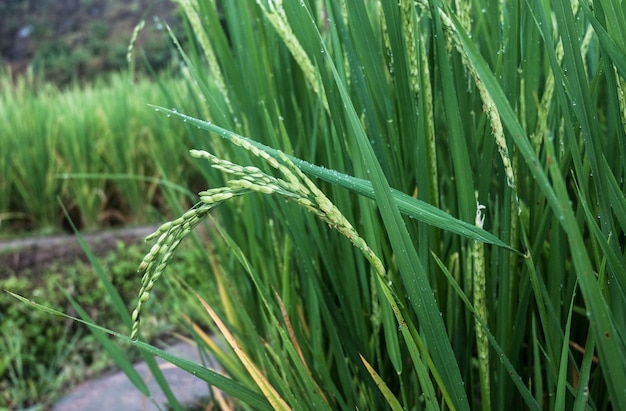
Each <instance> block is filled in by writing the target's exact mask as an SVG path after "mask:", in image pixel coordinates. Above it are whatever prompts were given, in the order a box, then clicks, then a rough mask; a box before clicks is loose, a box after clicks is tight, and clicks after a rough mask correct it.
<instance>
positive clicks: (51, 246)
mask: <svg viewBox="0 0 626 411" xmlns="http://www.w3.org/2000/svg"><path fill="white" fill-rule="evenodd" d="M156 228H157V227H156V226H149V227H133V228H124V229H119V230H107V231H103V232H97V233H93V234H84V235H83V238H84V240H85V242H86V243H87V244H88V245H89V248H90V249H91V251H92V252H93V253H94V254H95V255H97V256H102V255H105V254H106V253H107V252H109V251H111V250H113V249H115V247H116V245H117V243H118V242H120V241H122V242H124V243H125V244H136V243H140V242H142V241H143V239H144V238H145V237H146V236H147V235H148V234H150V233H152V232H153V231H154V230H156ZM77 258H80V259H83V260H84V259H85V258H86V257H85V253H84V251H83V250H82V248H81V246H80V243H79V242H78V239H77V237H76V236H75V235H55V236H45V237H37V238H25V239H19V240H2V241H0V277H4V276H7V275H11V274H14V273H18V272H21V271H24V270H37V269H38V268H39V267H45V266H46V265H47V264H50V263H52V262H68V261H72V260H76V259H77Z"/></svg>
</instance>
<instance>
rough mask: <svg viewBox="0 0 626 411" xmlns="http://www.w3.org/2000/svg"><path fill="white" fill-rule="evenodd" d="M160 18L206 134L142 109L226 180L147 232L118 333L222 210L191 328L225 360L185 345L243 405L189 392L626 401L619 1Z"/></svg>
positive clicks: (335, 404)
mask: <svg viewBox="0 0 626 411" xmlns="http://www.w3.org/2000/svg"><path fill="white" fill-rule="evenodd" d="M179 4H181V6H182V7H183V9H184V11H185V13H186V16H187V19H188V23H189V24H188V25H189V30H190V32H192V33H193V35H194V38H195V39H196V40H197V43H196V44H197V48H196V49H193V50H185V51H182V50H181V51H182V52H183V53H184V56H185V60H186V62H187V64H188V67H189V73H190V78H191V80H190V81H191V84H193V87H194V89H195V90H196V93H197V94H196V97H197V100H198V102H199V104H201V105H202V109H201V110H200V112H202V113H203V117H204V118H203V119H196V118H193V117H189V116H187V115H184V114H181V113H180V110H178V111H173V110H167V109H163V108H160V109H159V110H161V111H163V112H166V113H168V114H169V115H172V116H173V117H179V118H180V119H181V120H183V121H185V122H187V123H188V124H192V125H195V126H197V127H199V128H200V129H203V130H206V131H210V132H212V133H213V134H215V135H216V136H217V137H213V140H212V147H211V148H210V149H209V151H211V152H212V153H214V154H209V153H206V152H204V151H192V155H193V156H195V157H201V158H202V159H205V160H209V161H210V163H211V164H212V166H213V167H214V168H216V169H218V170H221V171H223V172H225V173H226V175H224V176H223V177H220V176H219V174H215V173H213V174H211V173H209V172H207V173H206V174H207V178H208V184H209V187H210V188H209V189H208V190H207V191H205V192H202V193H200V202H199V203H198V205H197V206H196V207H195V208H193V209H192V210H190V211H189V212H188V213H186V214H185V215H183V217H181V218H180V219H178V220H175V221H173V222H172V223H168V224H166V225H165V226H164V227H163V228H162V229H161V230H159V231H158V232H157V233H155V238H156V237H159V240H158V241H157V245H156V246H155V247H154V248H153V252H151V253H150V254H148V255H147V256H146V258H145V259H144V262H143V263H142V265H141V270H142V271H145V274H144V279H143V285H142V289H141V291H140V293H139V302H138V304H137V307H136V309H135V311H134V313H133V319H134V321H135V324H134V327H133V331H132V335H133V337H137V336H138V331H139V320H140V317H141V316H144V315H147V314H146V313H145V312H142V311H141V308H142V304H143V302H145V301H146V300H147V299H148V298H149V297H150V290H151V289H152V287H158V286H159V285H158V282H157V281H156V280H157V279H158V278H159V277H160V276H161V274H163V273H164V272H165V275H166V276H167V263H168V259H169V258H171V255H172V253H173V252H174V249H175V246H176V245H177V244H178V243H179V242H180V241H181V240H182V239H183V238H184V236H185V235H186V233H187V232H188V231H189V230H190V229H192V228H193V227H194V226H195V225H197V224H198V223H199V221H200V219H202V218H206V216H208V215H209V214H208V212H209V211H210V210H212V209H213V208H215V207H216V206H217V205H220V204H221V206H220V207H219V212H216V215H217V216H216V218H215V220H214V222H213V226H212V227H214V228H213V231H215V233H216V234H215V236H213V237H212V241H213V245H212V247H213V248H212V249H210V250H208V251H207V254H208V255H209V256H210V258H211V260H212V263H211V265H210V266H208V267H206V270H204V271H203V273H201V274H200V273H199V275H202V276H206V278H207V279H209V278H210V279H211V280H210V281H211V282H214V283H215V286H216V288H217V290H216V292H215V293H210V294H206V295H203V294H199V295H198V298H199V301H200V302H201V305H202V306H201V307H204V309H206V311H207V313H208V314H209V315H208V316H207V317H206V324H198V325H202V326H212V324H213V322H215V323H216V324H217V328H214V330H215V331H216V332H217V333H218V334H222V335H224V337H225V338H226V340H227V342H228V343H229V344H230V346H231V347H232V351H230V350H229V349H227V348H218V346H216V345H214V344H212V343H210V340H209V339H208V337H207V336H206V335H205V334H204V333H203V332H202V331H201V329H200V328H199V327H198V325H195V324H194V325H193V326H192V328H191V329H190V330H191V332H192V333H194V334H195V335H196V337H197V340H198V341H199V343H200V344H201V345H202V346H204V348H205V349H207V350H209V351H213V353H214V355H215V356H216V357H217V358H219V359H220V360H221V362H222V366H223V367H224V369H225V371H226V372H227V373H228V375H229V376H231V378H232V380H233V381H236V382H237V383H239V384H242V385H243V386H245V387H246V388H247V389H249V390H252V391H253V392H256V393H258V394H259V395H260V397H251V396H249V395H248V394H249V392H248V391H244V390H243V389H242V388H241V387H240V386H237V387H235V388H233V387H232V386H230V387H229V386H228V385H227V384H225V383H224V381H222V380H218V379H216V378H212V377H211V378H209V377H207V380H208V381H210V382H212V383H213V384H215V385H216V386H217V387H219V388H220V389H223V390H224V391H226V392H227V393H229V394H230V395H231V396H233V397H237V398H239V397H241V398H242V401H244V402H248V403H249V404H252V405H251V406H253V407H259V408H261V406H263V407H273V408H293V409H309V408H310V409H313V408H327V409H355V408H359V409H383V408H392V409H439V408H449V409H479V408H482V409H485V410H488V409H504V408H505V407H506V408H510V409H587V408H589V409H621V408H624V407H626V344H625V340H624V332H623V330H624V329H626V323H625V317H624V313H625V312H626V310H625V308H626V307H625V302H626V300H625V290H626V266H625V264H624V261H625V255H626V251H625V249H624V244H625V241H624V240H625V234H624V232H625V230H624V229H625V227H626V219H625V218H624V216H626V198H625V196H624V185H625V183H624V174H625V172H626V167H625V165H626V162H624V161H623V158H626V157H624V156H625V155H626V138H625V129H624V126H625V124H626V105H625V100H624V94H623V93H624V87H625V86H626V83H625V81H624V80H625V75H626V58H625V57H626V54H625V52H626V49H625V48H624V46H623V45H624V44H626V32H625V31H624V27H626V25H624V24H623V22H624V6H623V4H621V3H619V2H616V1H610V0H607V1H605V2H601V3H594V4H593V6H592V5H590V4H589V3H587V2H586V1H581V2H576V3H570V2H565V1H556V2H552V3H548V2H539V1H526V2H517V1H514V2H507V3H502V2H487V1H482V2H478V3H476V2H474V3H468V2H461V1H459V2H455V3H454V4H446V3H442V2H439V1H434V0H433V1H418V2H410V1H400V2H386V1H384V2H361V1H351V0H345V1H339V2H333V1H326V2H324V1H306V0H305V1H300V2H291V1H285V2H282V1H278V0H274V1H272V0H267V1H263V0H258V1H257V2H223V3H222V4H221V8H220V9H219V10H218V8H216V7H215V5H214V4H211V3H209V2H192V1H190V0H185V1H183V0H180V1H179ZM220 13H221V14H222V16H223V19H224V21H225V22H226V31H224V30H223V29H222V26H220V24H219V16H220ZM205 64H206V65H205ZM242 135H245V136H247V137H249V138H250V140H247V139H243V137H241V136H242ZM226 142H231V143H235V144H234V146H232V145H228V144H226ZM241 146H243V148H244V149H243V150H242V148H241ZM283 153H286V154H283ZM250 154H252V156H251V155H250ZM258 158H260V159H261V160H263V163H265V167H266V168H268V167H269V168H268V171H261V169H260V168H259V167H261V165H260V164H259V160H258ZM272 170H273V171H272ZM302 173H304V174H302ZM233 174H234V175H235V176H236V178H234V179H232V178H230V177H229V175H233ZM229 178H230V179H229ZM311 179H314V180H311ZM307 190H308V191H307ZM253 193H260V194H270V196H259V195H255V194H253ZM311 193H315V194H311ZM242 194H248V195H246V196H244V197H242ZM281 198H286V199H288V200H291V201H287V202H285V201H284V200H282V199H281ZM321 198H323V199H324V200H323V201H322V202H321V203H316V200H315V199H321ZM322 204H324V205H322ZM331 215H332V216H334V217H330V216H331ZM316 217H317V218H316ZM319 220H321V222H320V221H319ZM348 227H349V228H348ZM341 234H343V236H342V235H341ZM355 246H356V247H355ZM159 281H161V280H159ZM207 281H209V280H207ZM186 292H188V293H191V292H192V291H191V290H187V291H186ZM190 309H192V308H191V307H190ZM140 312H141V314H140ZM137 344H138V345H139V343H137ZM143 348H144V349H145V347H143ZM235 356H236V358H239V361H237V360H236V359H235ZM244 397H245V398H244Z"/></svg>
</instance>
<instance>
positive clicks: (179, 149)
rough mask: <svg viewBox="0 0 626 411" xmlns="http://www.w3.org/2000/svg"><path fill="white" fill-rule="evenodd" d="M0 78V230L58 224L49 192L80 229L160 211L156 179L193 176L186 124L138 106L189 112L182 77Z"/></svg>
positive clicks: (138, 218)
mask: <svg viewBox="0 0 626 411" xmlns="http://www.w3.org/2000/svg"><path fill="white" fill-rule="evenodd" d="M0 81H1V82H2V86H0V88H1V90H2V91H1V92H0V119H1V123H0V133H1V134H2V136H3V138H2V140H1V141H0V153H2V154H0V157H1V160H0V164H1V166H0V167H2V171H3V178H2V179H1V180H0V190H2V192H3V196H2V198H1V199H0V224H1V225H0V229H1V230H3V231H6V230H10V229H13V230H14V231H15V230H16V229H20V228H24V227H26V228H29V229H46V228H51V227H55V228H56V227H59V226H60V225H61V222H62V214H61V210H60V208H59V207H58V205H57V204H58V202H57V198H60V199H61V201H62V202H63V204H64V206H65V207H66V208H67V209H69V210H70V212H71V215H72V216H73V218H74V219H75V221H76V223H77V224H79V226H80V227H81V228H85V229H95V228H98V227H102V226H107V225H116V224H117V225H119V224H129V223H145V222H148V221H150V219H151V218H153V216H154V212H152V211H151V210H154V209H155V208H156V209H157V210H158V209H160V208H161V207H160V205H159V204H160V203H159V202H160V201H162V197H161V193H162V191H161V188H160V185H161V183H162V182H161V181H160V179H161V178H162V177H166V176H169V175H176V176H181V177H183V178H188V179H190V180H192V178H193V175H194V174H195V175H198V172H197V171H195V170H194V169H193V168H192V167H189V166H188V165H189V161H188V160H187V159H186V156H185V151H186V147H188V145H189V144H191V143H192V140H188V139H186V138H185V126H184V124H172V123H171V122H167V121H166V119H163V118H160V117H157V116H155V115H154V112H153V111H151V110H148V109H146V103H145V102H146V101H161V102H162V103H163V104H165V103H166V102H177V105H179V107H189V108H190V109H192V107H193V106H192V105H190V104H188V103H186V99H187V97H186V95H187V94H188V91H187V90H186V88H185V87H186V86H185V84H184V83H183V82H182V81H181V80H175V79H163V80H159V82H150V81H147V80H140V81H138V82H136V83H134V84H130V83H129V79H128V77H127V76H123V75H115V76H112V77H111V78H110V79H109V80H108V81H100V82H96V83H94V84H92V85H90V86H86V87H79V86H74V87H72V88H71V89H67V90H59V89H58V88H56V87H53V86H50V85H48V84H40V83H38V82H37V81H36V79H35V77H34V76H32V73H31V76H26V77H22V78H20V79H19V81H18V83H17V84H16V85H12V84H11V79H10V77H9V76H5V77H3V78H2V79H0ZM162 87H163V88H166V89H167V90H168V91H167V93H168V94H164V93H163V92H162V89H161V88H162ZM155 147H160V148H159V149H155ZM161 209H162V208H161Z"/></svg>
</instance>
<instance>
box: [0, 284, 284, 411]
mask: <svg viewBox="0 0 626 411" xmlns="http://www.w3.org/2000/svg"><path fill="white" fill-rule="evenodd" d="M6 292H7V293H8V294H10V295H11V296H12V297H14V298H16V299H18V300H19V301H21V302H23V303H25V304H28V305H30V306H32V307H34V308H36V309H38V310H43V311H45V312H47V313H49V314H52V315H57V316H61V317H64V318H68V319H70V320H73V321H77V322H79V323H81V324H84V325H86V326H88V327H89V328H91V329H95V330H98V331H100V332H102V333H105V334H109V335H112V336H114V337H116V338H118V339H119V340H121V341H122V342H124V343H128V344H132V345H135V346H136V347H137V348H139V349H140V350H141V351H142V352H144V353H146V354H148V357H152V356H153V355H156V356H158V357H160V358H162V359H164V360H166V361H168V362H170V363H171V364H174V365H175V366H177V367H179V368H180V369H182V370H184V371H187V372H188V373H190V374H193V375H195V376H196V377H198V378H200V379H202V380H203V381H206V382H208V383H210V384H211V385H214V386H215V387H217V388H219V389H220V390H222V391H224V392H226V393H227V394H230V395H232V396H233V397H235V398H239V399H240V400H241V401H243V402H245V403H247V404H248V405H250V406H252V407H254V408H255V409H258V410H268V411H269V410H272V407H271V406H270V404H268V402H267V401H266V399H265V398H264V397H263V396H261V395H260V394H258V393H257V392H254V391H252V390H250V389H248V388H247V387H245V386H243V385H241V384H239V383H237V382H235V381H233V380H231V379H230V378H227V377H224V376H223V375H221V374H218V373H216V372H215V371H211V370H209V369H207V368H205V367H203V366H201V365H198V364H196V363H195V362H193V361H189V360H186V359H184V358H181V357H177V356H175V355H173V354H170V353H168V352H166V351H163V350H161V349H159V348H157V347H154V346H152V345H150V344H148V343H145V342H142V341H138V340H132V339H131V338H130V337H128V336H126V335H123V334H120V333H118V332H115V331H112V330H109V329H107V328H105V327H101V326H99V325H97V324H94V323H92V322H89V321H85V320H82V319H80V318H76V317H72V316H70V315H67V314H65V313H63V312H61V311H58V310H55V309H53V308H50V307H46V306H45V305H42V304H39V303H37V302H35V301H32V300H29V299H28V298H25V297H22V296H20V295H17V294H15V293H12V292H10V291H6ZM170 405H171V404H170Z"/></svg>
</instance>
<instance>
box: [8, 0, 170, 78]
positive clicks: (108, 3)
mask: <svg viewBox="0 0 626 411" xmlns="http://www.w3.org/2000/svg"><path fill="white" fill-rule="evenodd" d="M142 19H145V21H146V25H145V28H144V29H143V30H142V32H141V33H140V35H139V38H138V40H137V43H136V47H137V49H140V50H142V51H143V53H140V54H137V57H138V58H137V62H138V64H137V67H139V68H140V69H141V68H142V65H145V61H144V58H143V55H145V58H146V60H147V62H148V64H149V65H150V66H151V67H152V68H154V69H156V70H159V69H162V68H164V67H166V66H167V65H168V64H169V62H170V61H171V58H172V53H174V52H175V49H174V48H173V47H172V44H171V41H170V38H169V35H168V33H167V29H166V27H165V25H166V24H167V25H170V26H171V27H172V28H173V29H174V31H177V30H179V29H180V27H181V24H180V22H179V20H180V19H179V18H178V13H177V9H176V5H175V4H173V3H172V2H171V1H167V0H132V1H127V0H0V66H2V67H3V68H6V67H9V68H10V73H11V74H13V75H16V74H19V73H23V72H24V70H26V69H27V68H28V67H29V66H32V67H33V69H34V70H35V73H36V74H37V75H41V76H43V77H44V78H45V79H46V80H48V81H52V82H55V83H58V84H64V83H67V82H69V81H72V80H75V79H80V80H91V79H93V78H94V77H95V76H97V75H100V74H102V73H106V72H110V71H115V70H120V69H124V68H126V67H127V65H128V63H127V61H126V52H127V49H128V44H129V42H130V39H131V37H132V33H133V30H134V28H135V26H136V25H137V24H138V23H139V22H140V21H141V20H142ZM5 70H6V69H5Z"/></svg>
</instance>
